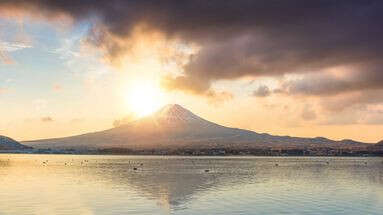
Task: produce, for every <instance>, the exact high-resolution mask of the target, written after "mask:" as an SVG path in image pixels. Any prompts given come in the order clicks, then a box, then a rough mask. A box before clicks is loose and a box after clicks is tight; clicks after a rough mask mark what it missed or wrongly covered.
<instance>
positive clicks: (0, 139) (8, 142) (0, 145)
mask: <svg viewBox="0 0 383 215" xmlns="http://www.w3.org/2000/svg"><path fill="white" fill-rule="evenodd" d="M29 148H30V147H28V146H25V145H22V144H20V143H19V142H17V141H16V140H13V139H11V138H9V137H6V136H1V135H0V150H22V149H29Z"/></svg>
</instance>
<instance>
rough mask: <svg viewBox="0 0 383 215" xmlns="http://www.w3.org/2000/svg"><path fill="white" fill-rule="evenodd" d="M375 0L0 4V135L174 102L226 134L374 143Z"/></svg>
mask: <svg viewBox="0 0 383 215" xmlns="http://www.w3.org/2000/svg"><path fill="white" fill-rule="evenodd" d="M382 9H383V2H382V1H379V0H364V1H358V0H339V1H333V0H317V1H305V0H290V1H283V0H267V1H266V0H265V1H263V0H258V1H248V0H237V1H221V0H211V1H202V0H177V1H173V0H163V1H161V4H159V3H158V2H156V1H135V0H108V1H91V0H51V1H45V0H29V1H22V0H0V118H1V120H0V134H2V135H7V136H10V137H12V138H15V139H17V140H32V139H40V138H51V137H63V136H69V135H76V134H82V133H85V132H92V131H98V130H103V129H108V128H111V127H113V126H118V125H120V124H122V123H127V122H129V121H132V120H135V119H138V118H139V117H143V116H146V115H148V114H150V113H152V112H153V111H155V110H156V109H158V108H160V107H162V106H163V105H166V104H168V103H177V104H180V105H182V106H184V107H185V108H187V109H189V110H191V111H192V112H194V113H196V114H198V115H199V116H201V117H203V118H205V119H207V120H210V121H213V122H216V123H219V124H222V125H225V126H230V127H239V128H244V129H250V130H253V131H256V132H260V133H263V132H266V133H270V134H276V135H290V136H300V137H317V136H323V137H328V138H332V139H336V140H341V139H354V140H359V141H365V142H372V143H373V142H378V141H380V140H382V139H383V71H382V64H383V63H382V62H383V61H382V60H381V59H382V57H383V40H382V39H381V38H383V21H381V20H383V15H382V13H381V11H382Z"/></svg>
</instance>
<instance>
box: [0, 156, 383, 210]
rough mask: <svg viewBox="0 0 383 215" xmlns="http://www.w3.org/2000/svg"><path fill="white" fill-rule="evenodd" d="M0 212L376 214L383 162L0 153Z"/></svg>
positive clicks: (382, 204) (381, 199)
mask: <svg viewBox="0 0 383 215" xmlns="http://www.w3.org/2000/svg"><path fill="white" fill-rule="evenodd" d="M0 214H1V215H3V214H12V215H14V214H196V215H197V214H198V215H200V214H220V215H221V214H383V158H337V157H333V158H330V157H142V156H80V155H7V154H3V155H0Z"/></svg>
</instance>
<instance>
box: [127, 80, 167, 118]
mask: <svg viewBox="0 0 383 215" xmlns="http://www.w3.org/2000/svg"><path fill="white" fill-rule="evenodd" d="M127 91H128V92H127V97H126V102H127V105H128V108H129V110H130V111H132V112H133V113H134V114H135V115H136V116H137V117H144V116H147V115H149V114H151V113H153V112H154V111H156V110H158V109H159V108H160V107H161V105H163V102H162V96H163V95H162V93H161V89H160V88H159V87H157V86H155V85H154V84H149V83H136V84H134V85H132V86H131V87H129V88H128V90H127Z"/></svg>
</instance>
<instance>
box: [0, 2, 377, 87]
mask: <svg viewBox="0 0 383 215" xmlns="http://www.w3.org/2000/svg"><path fill="white" fill-rule="evenodd" d="M0 7H8V8H11V7H13V8H18V9H25V10H33V11H35V12H38V13H44V14H46V15H47V16H53V15H54V14H56V13H64V14H67V15H69V16H71V17H73V18H74V19H75V20H83V19H88V18H91V19H92V20H97V21H98V22H100V23H101V25H102V27H103V29H104V30H105V31H106V33H108V34H112V35H113V36H116V37H120V38H124V39H128V38H129V36H130V33H131V32H132V29H133V27H135V26H137V25H138V24H144V25H145V26H147V28H148V29H153V30H157V31H161V32H163V33H164V34H166V35H167V36H168V38H180V39H182V40H184V41H186V42H193V43H197V44H198V45H200V46H201V50H200V52H198V53H197V54H196V55H195V56H193V58H192V59H191V61H190V63H188V64H187V65H185V67H184V75H183V76H179V77H167V79H166V80H165V81H164V83H165V84H164V86H167V87H168V88H171V89H181V90H187V91H190V92H193V93H200V94H206V92H208V91H209V90H211V89H210V86H211V83H212V82H214V81H216V80H222V79H235V78H239V77H243V76H278V75H282V74H287V73H307V72H322V70H324V69H327V68H330V67H334V66H339V65H349V64H363V67H357V69H358V68H360V69H363V68H382V64H383V63H381V62H380V61H381V59H382V57H383V40H382V39H381V38H383V25H382V21H381V20H383V13H381V11H382V10H383V1H380V0H338V1H335V0H315V1H307V0H288V1H287V0H257V1H255V0H237V1H222V0H210V1H205V0H188V1H185V0H174V1H170V0H162V1H149V0H147V1H142V0H131V1H129V0H107V1H94V0H29V1H25V0H1V1H0ZM95 18H96V19H95ZM104 33H105V32H101V33H99V32H97V31H94V33H93V34H92V36H93V38H91V40H90V41H93V42H94V43H95V44H96V45H102V46H104V47H106V48H107V49H108V51H109V54H110V55H111V56H112V57H113V56H115V55H118V54H119V53H120V52H121V51H123V50H121V49H123V48H125V47H120V46H119V44H116V43H113V42H110V41H108V38H107V37H105V34H104ZM364 72H366V73H365V74H364ZM359 75H360V76H361V78H360V80H359V81H349V80H341V79H326V78H324V79H323V80H318V81H317V82H323V84H322V83H315V84H314V85H313V86H310V85H307V86H304V85H302V84H300V85H299V86H298V83H297V85H296V86H297V87H298V88H297V89H294V88H293V87H291V88H290V89H291V90H292V91H294V90H296V91H299V90H300V89H304V91H307V92H311V93H313V94H326V93H333V92H334V93H335V92H336V93H340V92H342V91H349V90H350V89H355V90H364V89H366V88H371V85H373V87H374V88H383V84H382V82H380V83H377V82H376V79H378V80H382V79H383V78H382V76H383V74H382V71H381V69H368V70H367V71H359ZM370 77H375V78H376V79H375V78H370ZM319 85H323V87H324V88H326V87H329V86H330V90H328V92H324V91H323V90H322V86H319ZM306 88H307V89H306Z"/></svg>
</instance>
